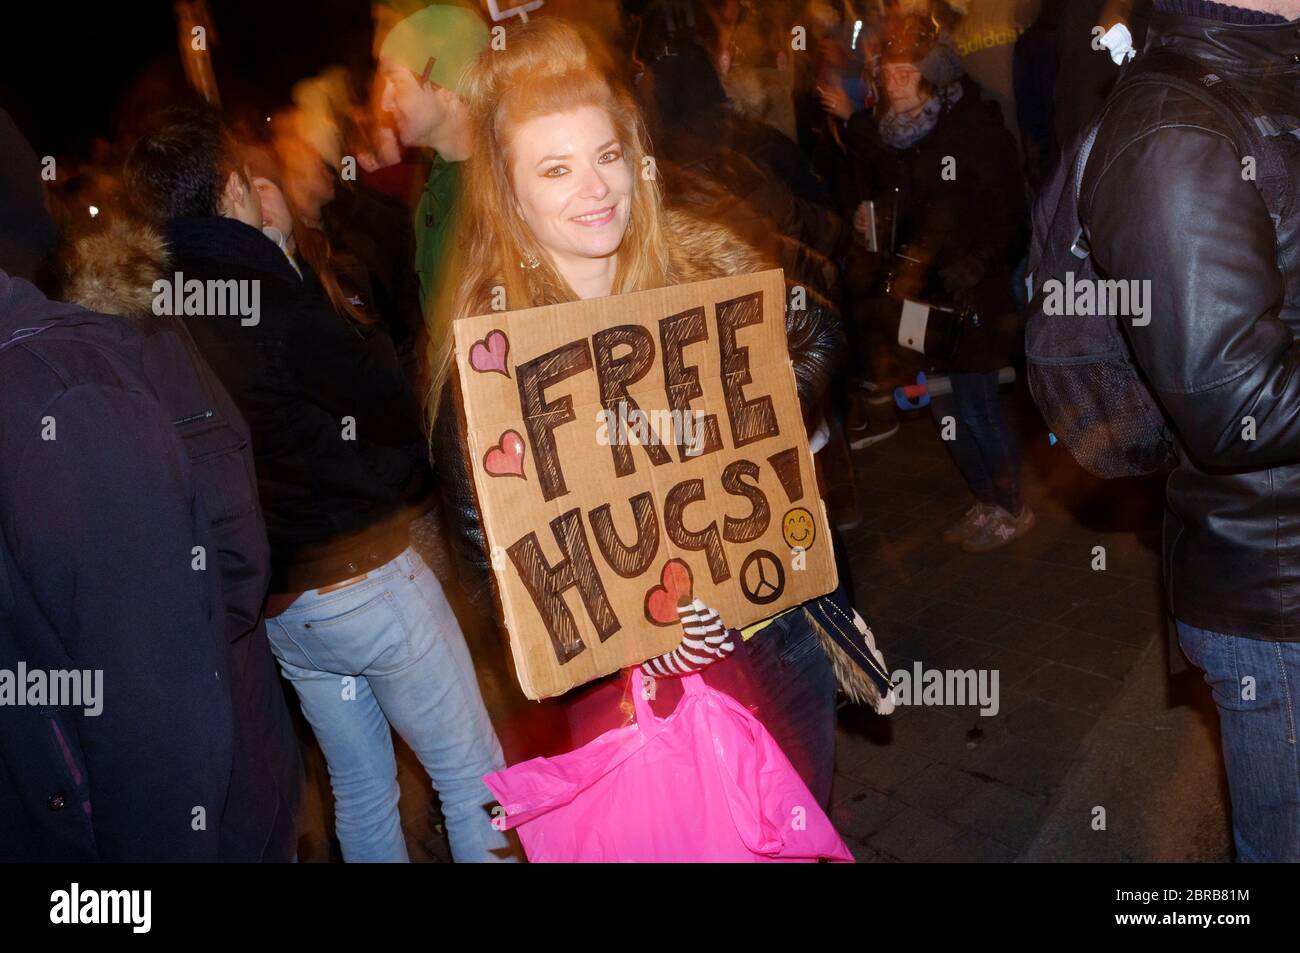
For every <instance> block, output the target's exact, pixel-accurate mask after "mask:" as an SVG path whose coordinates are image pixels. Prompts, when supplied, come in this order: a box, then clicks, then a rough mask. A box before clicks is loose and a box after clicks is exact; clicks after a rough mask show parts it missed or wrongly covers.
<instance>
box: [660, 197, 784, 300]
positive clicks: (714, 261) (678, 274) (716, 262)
mask: <svg viewBox="0 0 1300 953" xmlns="http://www.w3.org/2000/svg"><path fill="white" fill-rule="evenodd" d="M663 214H664V227H665V230H666V232H667V234H668V258H669V271H670V282H669V283H670V284H674V285H684V284H689V283H690V282H692V281H705V280H707V279H709V278H723V277H727V276H730V275H747V274H751V273H752V272H756V271H763V270H765V269H767V268H771V267H775V266H774V265H770V264H768V263H767V262H766V261H764V259H763V256H762V255H760V254H759V253H758V252H757V251H756V250H755V249H753V248H751V247H750V246H749V245H747V244H745V242H743V241H741V240H740V239H739V238H738V237H736V235H735V233H734V232H732V231H731V230H730V229H729V228H727V227H725V226H723V225H715V224H713V223H712V222H708V221H705V220H704V219H702V218H698V217H696V216H694V215H691V214H690V213H689V212H683V211H681V210H679V209H665V210H664V213H663Z"/></svg>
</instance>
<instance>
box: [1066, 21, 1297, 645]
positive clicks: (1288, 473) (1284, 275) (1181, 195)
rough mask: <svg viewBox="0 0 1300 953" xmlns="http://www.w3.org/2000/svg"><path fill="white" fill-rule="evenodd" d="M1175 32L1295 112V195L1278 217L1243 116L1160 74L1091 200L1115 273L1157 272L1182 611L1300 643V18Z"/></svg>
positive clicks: (1151, 328) (1167, 33)
mask: <svg viewBox="0 0 1300 953" xmlns="http://www.w3.org/2000/svg"><path fill="white" fill-rule="evenodd" d="M1158 47H1163V48H1167V49H1168V50H1170V51H1173V52H1176V53H1178V54H1181V55H1183V56H1186V57H1189V58H1191V59H1194V60H1196V61H1198V62H1199V63H1201V64H1203V65H1204V66H1206V67H1208V68H1209V69H1212V70H1213V71H1214V73H1215V74H1216V75H1218V76H1220V77H1222V78H1223V79H1225V80H1227V81H1229V82H1232V83H1234V84H1235V85H1236V86H1237V88H1238V89H1240V90H1241V91H1243V92H1246V93H1247V94H1249V95H1250V96H1251V97H1252V98H1253V99H1254V101H1255V103H1256V105H1257V107H1258V108H1259V110H1260V111H1261V112H1262V113H1263V114H1264V115H1267V116H1273V117H1277V119H1276V121H1275V123H1274V128H1275V129H1276V131H1277V133H1278V134H1277V135H1276V136H1274V137H1272V144H1273V145H1274V147H1275V148H1276V149H1278V150H1282V155H1283V156H1285V164H1286V165H1287V167H1288V169H1289V172H1290V188H1291V195H1292V200H1291V203H1290V204H1291V209H1290V211H1289V213H1287V214H1286V215H1285V216H1284V217H1283V219H1282V221H1281V222H1280V224H1279V225H1278V226H1277V227H1276V228H1275V227H1274V223H1273V221H1272V219H1271V218H1270V215H1269V211H1268V209H1267V208H1266V207H1265V204H1264V201H1263V199H1262V198H1261V194H1260V192H1259V190H1258V189H1257V188H1256V186H1255V185H1254V184H1253V183H1252V182H1250V181H1247V180H1246V177H1245V176H1244V175H1243V171H1244V168H1245V166H1244V165H1243V161H1242V160H1243V156H1241V155H1239V153H1238V147H1237V145H1236V144H1235V143H1234V141H1233V134H1232V131H1231V130H1230V129H1229V128H1226V127H1225V123H1224V121H1222V120H1221V119H1220V118H1219V117H1218V116H1217V114H1215V113H1214V112H1213V111H1212V110H1211V109H1210V107H1208V106H1206V105H1204V104H1203V103H1202V102H1201V101H1200V100H1198V99H1195V98H1193V97H1191V96H1189V95H1187V94H1186V93H1182V92H1180V91H1178V90H1175V89H1171V88H1166V87H1150V86H1146V87H1136V88H1134V89H1132V90H1131V91H1126V90H1121V91H1120V92H1119V93H1117V95H1118V96H1120V97H1121V98H1120V99H1117V100H1116V104H1115V106H1114V107H1113V109H1112V111H1111V112H1110V113H1109V114H1108V118H1107V119H1106V121H1105V122H1104V123H1103V125H1102V128H1101V131H1100V133H1099V135H1098V137H1097V141H1096V145H1095V146H1094V148H1093V152H1092V155H1091V157H1090V158H1089V161H1088V168H1087V172H1086V174H1085V176H1084V180H1083V190H1082V194H1081V197H1080V214H1081V217H1082V219H1083V222H1084V224H1085V226H1086V227H1087V229H1088V235H1089V240H1090V242H1091V246H1092V254H1093V258H1094V261H1095V262H1096V264H1097V266H1098V267H1099V268H1100V269H1101V270H1102V271H1103V272H1104V273H1105V275H1106V277H1108V278H1111V279H1117V280H1137V281H1149V282H1150V286H1149V287H1150V292H1151V300H1150V301H1148V303H1147V304H1148V307H1149V309H1150V310H1149V318H1150V323H1149V324H1148V325H1146V326H1145V327H1131V326H1130V323H1129V322H1121V323H1122V324H1123V325H1124V326H1125V328H1126V330H1128V332H1129V334H1128V337H1129V341H1130V343H1131V344H1132V346H1133V351H1134V353H1135V355H1136V357H1137V360H1138V363H1139V364H1140V365H1141V368H1142V370H1143V371H1144V372H1145V374H1146V377H1147V380H1148V381H1149V383H1150V384H1151V386H1152V388H1153V389H1154V391H1155V394H1156V396H1157V397H1158V399H1159V401H1160V403H1161V405H1162V406H1163V408H1164V410H1165V412H1166V414H1167V415H1168V417H1169V419H1170V421H1171V423H1172V425H1173V429H1174V431H1175V432H1176V435H1177V438H1178V448H1179V462H1178V466H1177V468H1176V469H1175V470H1174V472H1173V474H1172V475H1171V476H1170V478H1169V485H1168V493H1167V511H1166V518H1165V541H1164V550H1165V577H1166V585H1167V587H1168V592H1169V601H1170V606H1171V608H1172V610H1173V614H1174V616H1175V617H1176V618H1178V619H1180V620H1182V621H1183V622H1186V623H1189V624H1191V625H1195V626H1199V627H1201V628H1206V629H1211V630H1214V631H1218V632H1225V633H1229V634H1233V635H1240V636H1248V637H1252V638H1259V639H1274V640H1279V641H1288V642H1294V641H1298V640H1300V348H1297V346H1296V333H1297V331H1300V200H1298V198H1297V197H1300V140H1297V139H1296V137H1295V136H1294V135H1288V134H1287V132H1288V131H1289V127H1291V126H1294V125H1295V124H1296V119H1295V118H1294V117H1296V116H1298V115H1300V21H1298V22H1292V23H1289V24H1288V23H1277V24H1273V25H1267V24H1263V25H1240V24H1232V23H1228V22H1223V21H1216V20H1211V19H1201V18H1195V17H1180V16H1176V15H1173V14H1170V13H1164V12H1157V14H1156V15H1155V17H1154V18H1153V20H1152V24H1151V33H1150V35H1149V37H1148V40H1147V50H1148V51H1150V50H1152V49H1153V48H1158ZM1286 117H1291V118H1290V119H1289V120H1288V119H1287V118H1286ZM1138 287H1139V288H1140V287H1141V286H1138ZM1252 425H1253V431H1254V432H1253V435H1251V428H1252ZM1252 436H1253V438H1252Z"/></svg>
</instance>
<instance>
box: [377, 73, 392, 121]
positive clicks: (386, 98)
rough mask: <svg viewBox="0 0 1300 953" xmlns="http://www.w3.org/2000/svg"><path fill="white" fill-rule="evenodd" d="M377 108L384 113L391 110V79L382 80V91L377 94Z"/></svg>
mask: <svg viewBox="0 0 1300 953" xmlns="http://www.w3.org/2000/svg"><path fill="white" fill-rule="evenodd" d="M379 108H380V109H382V110H383V111H384V112H386V113H390V112H392V111H393V84H392V81H391V80H385V81H384V91H383V93H382V94H380V96H379Z"/></svg>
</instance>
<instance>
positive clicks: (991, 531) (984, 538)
mask: <svg viewBox="0 0 1300 953" xmlns="http://www.w3.org/2000/svg"><path fill="white" fill-rule="evenodd" d="M1037 522H1038V520H1037V518H1036V517H1035V516H1034V511H1033V510H1031V509H1030V508H1029V507H1028V506H1026V507H1023V508H1022V509H1021V511H1020V515H1019V516H1012V515H1011V514H1010V513H1008V512H1007V511H1006V510H1004V509H1002V507H1000V506H998V507H995V508H994V513H993V516H992V518H991V519H989V521H988V522H987V523H985V524H984V526H983V527H982V528H981V529H980V530H979V532H977V533H976V534H975V535H973V536H971V537H969V538H968V539H966V540H963V541H962V544H961V548H962V549H964V550H965V551H966V552H968V553H986V552H988V551H989V550H990V549H998V548H999V547H1001V546H1005V545H1006V544H1007V543H1010V542H1012V541H1013V540H1017V539H1019V538H1020V537H1021V536H1024V535H1025V534H1026V533H1028V532H1029V531H1030V530H1031V529H1033V528H1034V524H1035V523H1037Z"/></svg>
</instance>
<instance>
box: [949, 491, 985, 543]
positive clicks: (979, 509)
mask: <svg viewBox="0 0 1300 953" xmlns="http://www.w3.org/2000/svg"><path fill="white" fill-rule="evenodd" d="M996 510H997V507H996V506H987V505H986V504H984V503H981V502H979V501H978V500H976V501H975V505H974V506H972V507H971V508H970V509H968V510H967V511H966V512H965V514H964V515H963V516H962V518H961V519H959V520H958V521H957V522H955V523H953V524H952V525H951V526H949V527H948V528H947V529H946V530H944V531H943V541H944V542H945V543H960V542H963V541H964V540H967V539H969V538H970V537H972V536H974V535H975V534H976V533H978V532H979V531H980V530H982V529H983V528H984V524H985V523H987V522H988V521H989V520H990V519H992V518H993V514H994V512H995V511H996Z"/></svg>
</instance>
